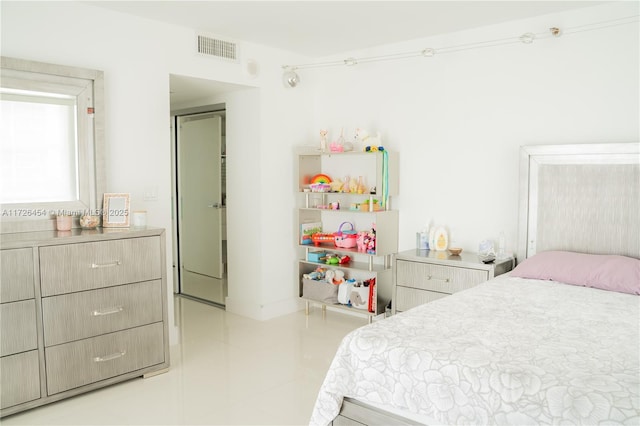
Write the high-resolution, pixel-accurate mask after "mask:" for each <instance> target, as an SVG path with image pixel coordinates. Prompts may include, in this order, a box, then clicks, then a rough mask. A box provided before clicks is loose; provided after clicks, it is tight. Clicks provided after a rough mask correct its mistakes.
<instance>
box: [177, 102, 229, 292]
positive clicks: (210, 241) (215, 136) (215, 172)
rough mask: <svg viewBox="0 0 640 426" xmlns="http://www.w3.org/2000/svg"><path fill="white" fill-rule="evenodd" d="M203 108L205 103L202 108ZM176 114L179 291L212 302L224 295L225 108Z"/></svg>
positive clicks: (225, 260)
mask: <svg viewBox="0 0 640 426" xmlns="http://www.w3.org/2000/svg"><path fill="white" fill-rule="evenodd" d="M205 109H206V108H205ZM212 109H213V110H212V111H207V112H198V113H192V112H185V113H183V114H181V113H177V114H176V115H175V117H174V122H173V123H172V124H173V127H174V129H175V131H174V141H175V154H176V155H175V179H176V185H175V188H176V194H175V197H176V198H175V199H176V200H177V203H176V214H177V250H178V256H177V259H178V262H177V266H178V267H177V271H176V272H177V280H178V286H177V287H178V288H177V293H179V294H182V295H185V296H189V297H193V298H197V299H199V300H202V301H206V302H209V303H213V304H216V305H224V304H225V298H226V296H227V293H228V291H227V274H226V272H227V268H226V264H227V256H226V111H225V110H224V109H222V110H221V109H220V106H215V107H212Z"/></svg>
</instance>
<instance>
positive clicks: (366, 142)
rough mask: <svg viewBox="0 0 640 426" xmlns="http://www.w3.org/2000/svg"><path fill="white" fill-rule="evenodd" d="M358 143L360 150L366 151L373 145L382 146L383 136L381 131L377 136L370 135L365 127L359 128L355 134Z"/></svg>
mask: <svg viewBox="0 0 640 426" xmlns="http://www.w3.org/2000/svg"><path fill="white" fill-rule="evenodd" d="M354 139H355V141H356V145H359V150H360V151H365V150H366V149H367V147H368V148H371V147H372V146H376V147H377V146H380V145H382V137H381V136H380V132H377V133H376V136H370V135H369V132H367V131H366V130H364V129H360V128H357V129H356V135H355V138H354Z"/></svg>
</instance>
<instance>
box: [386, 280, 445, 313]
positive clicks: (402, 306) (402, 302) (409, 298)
mask: <svg viewBox="0 0 640 426" xmlns="http://www.w3.org/2000/svg"><path fill="white" fill-rule="evenodd" d="M446 296H449V295H448V294H446V293H438V292H435V291H425V290H416V289H415V288H409V287H401V286H398V287H396V312H403V311H407V310H409V309H411V308H415V307H416V306H419V305H422V304H425V303H429V302H433V301H434V300H438V299H441V298H443V297H446Z"/></svg>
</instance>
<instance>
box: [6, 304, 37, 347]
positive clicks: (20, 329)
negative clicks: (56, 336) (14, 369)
mask: <svg viewBox="0 0 640 426" xmlns="http://www.w3.org/2000/svg"><path fill="white" fill-rule="evenodd" d="M0 336H2V338H1V339H0V356H5V355H11V354H15V353H18V352H25V351H28V350H31V349H36V348H37V347H38V335H37V329H36V301H35V300H34V299H31V300H22V301H20V302H13V303H3V304H1V305H0Z"/></svg>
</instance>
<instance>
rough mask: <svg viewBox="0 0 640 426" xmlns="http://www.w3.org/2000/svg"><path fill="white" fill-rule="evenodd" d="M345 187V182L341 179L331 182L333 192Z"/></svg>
mask: <svg viewBox="0 0 640 426" xmlns="http://www.w3.org/2000/svg"><path fill="white" fill-rule="evenodd" d="M343 188H344V182H342V181H341V180H340V179H336V180H334V181H333V182H331V192H342V189H343Z"/></svg>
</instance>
